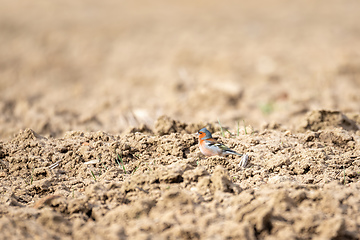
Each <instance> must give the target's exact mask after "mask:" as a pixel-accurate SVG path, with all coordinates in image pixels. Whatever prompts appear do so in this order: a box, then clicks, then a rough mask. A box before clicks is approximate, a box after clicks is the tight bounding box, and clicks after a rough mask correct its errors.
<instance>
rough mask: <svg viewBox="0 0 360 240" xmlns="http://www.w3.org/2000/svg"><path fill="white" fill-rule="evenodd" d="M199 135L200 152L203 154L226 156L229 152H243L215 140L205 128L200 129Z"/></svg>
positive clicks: (235, 153) (234, 153)
mask: <svg viewBox="0 0 360 240" xmlns="http://www.w3.org/2000/svg"><path fill="white" fill-rule="evenodd" d="M197 133H198V136H199V148H200V151H201V153H202V154H204V155H205V156H208V157H209V156H226V155H229V154H232V155H237V156H242V155H243V154H240V153H237V152H235V151H234V150H232V149H230V148H228V147H227V146H225V145H224V144H222V143H219V142H217V141H216V140H215V139H214V138H213V137H212V135H211V132H210V131H209V130H207V129H206V128H202V129H200V130H199V131H198V132H197Z"/></svg>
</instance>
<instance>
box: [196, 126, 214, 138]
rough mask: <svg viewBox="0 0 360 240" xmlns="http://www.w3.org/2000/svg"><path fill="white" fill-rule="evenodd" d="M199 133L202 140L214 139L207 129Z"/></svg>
mask: <svg viewBox="0 0 360 240" xmlns="http://www.w3.org/2000/svg"><path fill="white" fill-rule="evenodd" d="M197 133H198V135H199V138H200V139H209V138H212V135H211V132H209V130H207V129H206V128H202V129H200V130H199V131H198V132H197Z"/></svg>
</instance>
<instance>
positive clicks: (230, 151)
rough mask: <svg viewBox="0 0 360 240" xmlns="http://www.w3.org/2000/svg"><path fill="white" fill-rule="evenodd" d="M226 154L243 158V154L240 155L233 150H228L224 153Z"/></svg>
mask: <svg viewBox="0 0 360 240" xmlns="http://www.w3.org/2000/svg"><path fill="white" fill-rule="evenodd" d="M224 152H225V153H226V154H232V155H238V156H240V157H241V156H242V155H243V154H240V153H237V152H235V151H234V150H231V149H227V150H225V151H224Z"/></svg>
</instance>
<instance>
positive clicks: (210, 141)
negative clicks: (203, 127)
mask: <svg viewBox="0 0 360 240" xmlns="http://www.w3.org/2000/svg"><path fill="white" fill-rule="evenodd" d="M206 143H207V145H208V146H209V147H217V148H220V149H221V150H223V151H225V150H228V149H229V148H228V147H227V146H225V145H224V144H222V143H219V142H217V141H216V140H215V139H208V140H207V141H206Z"/></svg>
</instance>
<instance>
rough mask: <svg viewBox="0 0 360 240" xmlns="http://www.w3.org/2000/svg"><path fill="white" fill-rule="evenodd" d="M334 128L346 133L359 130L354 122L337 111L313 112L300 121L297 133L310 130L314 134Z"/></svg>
mask: <svg viewBox="0 0 360 240" xmlns="http://www.w3.org/2000/svg"><path fill="white" fill-rule="evenodd" d="M334 127H341V128H343V129H345V130H347V131H357V130H359V126H358V125H357V124H356V122H355V121H353V120H351V119H349V118H348V117H347V116H346V115H344V114H343V113H341V112H339V111H328V110H315V111H312V112H310V113H308V114H307V115H306V116H305V118H304V119H302V120H301V122H300V124H299V127H298V131H299V132H305V131H306V130H311V131H314V132H316V131H319V130H325V129H329V128H334Z"/></svg>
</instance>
